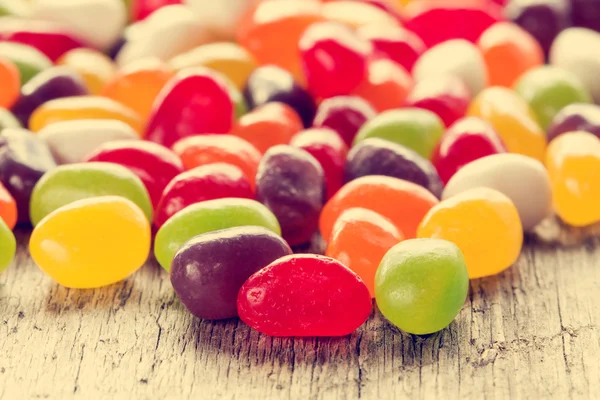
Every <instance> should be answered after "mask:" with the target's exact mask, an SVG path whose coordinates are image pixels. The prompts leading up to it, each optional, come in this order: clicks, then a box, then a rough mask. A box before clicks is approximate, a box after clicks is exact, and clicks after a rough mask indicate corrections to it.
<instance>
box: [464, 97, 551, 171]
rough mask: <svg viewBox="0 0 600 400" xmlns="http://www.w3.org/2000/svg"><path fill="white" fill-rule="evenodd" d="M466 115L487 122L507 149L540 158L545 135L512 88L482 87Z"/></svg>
mask: <svg viewBox="0 0 600 400" xmlns="http://www.w3.org/2000/svg"><path fill="white" fill-rule="evenodd" d="M467 115H469V116H473V117H480V118H482V119H484V120H485V121H487V122H488V123H490V125H492V127H493V128H494V130H495V131H496V132H497V133H498V135H500V138H501V139H502V141H503V142H504V144H505V145H506V148H507V149H508V151H510V152H511V153H518V154H524V155H526V156H529V157H533V158H535V159H537V160H542V159H543V157H544V153H545V149H546V135H545V134H544V131H543V130H542V129H541V128H540V126H539V125H538V122H537V120H536V116H535V114H534V113H533V111H532V110H531V108H530V107H529V105H528V104H527V103H526V102H525V101H524V100H523V99H522V98H521V97H519V95H517V94H516V93H515V92H513V91H512V90H510V89H507V88H503V87H498V86H495V87H491V88H487V89H485V90H483V91H482V92H481V93H480V94H479V95H478V96H477V97H475V99H473V102H472V103H471V105H470V106H469V110H468V111H467Z"/></svg>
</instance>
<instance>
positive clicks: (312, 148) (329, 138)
mask: <svg viewBox="0 0 600 400" xmlns="http://www.w3.org/2000/svg"><path fill="white" fill-rule="evenodd" d="M290 144H291V145H292V146H294V147H298V148H300V149H302V150H305V151H306V152H307V153H308V154H310V155H311V156H313V157H314V158H315V159H316V160H317V161H318V162H319V164H321V167H322V168H323V172H324V173H325V184H326V195H327V198H330V197H331V196H333V195H334V194H335V193H336V192H337V191H338V190H339V188H340V187H342V184H343V181H344V165H345V161H346V154H348V147H347V146H346V144H345V143H344V141H343V140H342V138H340V137H339V135H338V134H337V133H336V132H335V131H333V130H331V129H327V128H313V129H307V130H305V131H303V132H300V133H298V134H297V135H296V136H294V138H293V139H292V141H291V143H290Z"/></svg>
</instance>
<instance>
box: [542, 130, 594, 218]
mask: <svg viewBox="0 0 600 400" xmlns="http://www.w3.org/2000/svg"><path fill="white" fill-rule="evenodd" d="M546 168H547V169H548V174H549V175H550V182H551V184H552V192H553V199H554V209H555V211H556V213H557V214H558V216H559V217H560V218H561V219H562V220H563V221H565V222H566V223H567V224H569V225H573V226H585V225H589V224H592V223H594V222H598V221H600V207H599V206H598V205H600V139H598V138H597V137H596V136H594V135H593V134H591V133H588V132H583V131H576V132H568V133H564V134H562V135H560V136H558V137H557V138H556V139H554V140H552V141H551V142H550V145H549V146H548V152H547V153H546Z"/></svg>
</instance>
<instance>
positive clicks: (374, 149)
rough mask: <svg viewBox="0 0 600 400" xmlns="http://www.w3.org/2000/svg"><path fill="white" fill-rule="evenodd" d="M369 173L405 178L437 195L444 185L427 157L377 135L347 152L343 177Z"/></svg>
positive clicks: (352, 177) (349, 179)
mask: <svg viewBox="0 0 600 400" xmlns="http://www.w3.org/2000/svg"><path fill="white" fill-rule="evenodd" d="M368 175H384V176H391V177H394V178H399V179H404V180H407V181H410V182H413V183H416V184H417V185H420V186H423V187H424V188H425V189H427V190H429V191H430V192H431V193H433V194H434V195H435V196H436V197H438V198H439V197H441V195H442V189H443V188H444V185H443V184H442V181H441V180H440V177H439V175H438V173H437V171H436V170H435V168H434V167H433V165H432V164H431V162H429V160H426V159H424V158H423V157H421V156H420V155H419V154H417V153H416V152H414V151H413V150H411V149H409V148H407V147H404V146H402V145H399V144H396V143H393V142H390V141H388V140H384V139H379V138H371V139H366V140H364V141H362V142H360V143H358V144H357V145H356V146H354V147H353V148H352V150H351V151H350V153H348V159H347V160H346V166H345V169H344V176H345V180H346V181H347V182H348V181H351V180H354V179H357V178H360V177H361V176H368Z"/></svg>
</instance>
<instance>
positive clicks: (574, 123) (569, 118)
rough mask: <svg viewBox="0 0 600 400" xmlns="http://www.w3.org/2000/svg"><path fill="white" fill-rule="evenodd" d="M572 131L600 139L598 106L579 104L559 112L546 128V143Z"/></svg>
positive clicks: (599, 108)
mask: <svg viewBox="0 0 600 400" xmlns="http://www.w3.org/2000/svg"><path fill="white" fill-rule="evenodd" d="M572 131H586V132H590V133H592V134H594V135H596V136H597V137H598V138H600V106H598V105H596V104H585V103H579V104H569V105H568V106H566V107H565V108H563V109H562V110H560V111H559V112H558V114H556V115H555V116H554V118H553V119H552V123H551V124H550V126H549V128H548V141H551V140H552V139H554V138H555V137H557V136H558V135H562V134H563V133H567V132H572Z"/></svg>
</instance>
